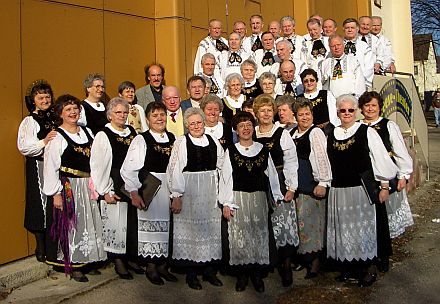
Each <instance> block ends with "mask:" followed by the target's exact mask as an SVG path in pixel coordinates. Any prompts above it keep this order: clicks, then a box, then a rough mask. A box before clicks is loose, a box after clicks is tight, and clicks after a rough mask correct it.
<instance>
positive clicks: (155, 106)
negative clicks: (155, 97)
mask: <svg viewBox="0 0 440 304" xmlns="http://www.w3.org/2000/svg"><path fill="white" fill-rule="evenodd" d="M157 110H162V111H164V112H165V113H166V112H167V108H166V107H165V105H164V104H163V102H158V101H153V102H150V103H149V104H148V105H147V108H146V109H145V116H146V117H147V118H148V116H149V115H150V114H151V113H153V112H154V111H157Z"/></svg>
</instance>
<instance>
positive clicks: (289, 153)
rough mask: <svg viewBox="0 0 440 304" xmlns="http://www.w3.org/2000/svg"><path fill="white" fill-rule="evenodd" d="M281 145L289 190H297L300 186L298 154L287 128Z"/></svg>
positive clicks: (282, 136) (284, 171)
mask: <svg viewBox="0 0 440 304" xmlns="http://www.w3.org/2000/svg"><path fill="white" fill-rule="evenodd" d="M280 145H281V149H282V150H283V173H284V177H285V178H286V187H287V190H292V191H296V188H298V156H297V154H296V146H295V143H294V142H293V140H292V137H290V134H289V132H287V131H286V130H284V131H283V134H282V135H281V139H280Z"/></svg>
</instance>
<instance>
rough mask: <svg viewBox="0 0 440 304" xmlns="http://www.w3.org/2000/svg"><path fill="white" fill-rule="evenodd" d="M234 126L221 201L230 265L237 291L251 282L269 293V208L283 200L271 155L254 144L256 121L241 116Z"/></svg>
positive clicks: (246, 116)
mask: <svg viewBox="0 0 440 304" xmlns="http://www.w3.org/2000/svg"><path fill="white" fill-rule="evenodd" d="M232 126H233V129H234V130H235V131H236V132H237V135H238V138H239V141H238V142H237V143H236V144H234V145H231V146H229V148H228V149H227V150H226V152H225V161H224V163H223V168H222V170H221V175H220V183H219V202H220V204H221V205H222V206H223V217H224V218H225V219H226V220H227V221H228V241H229V265H231V266H232V267H233V268H234V270H235V273H236V276H237V282H236V284H235V290H236V291H244V290H245V289H246V286H247V284H248V281H249V277H250V279H251V282H252V284H253V285H254V288H255V290H256V291H257V292H264V290H265V287H264V281H263V276H264V272H265V271H266V270H267V267H268V266H269V264H270V260H269V243H270V241H269V239H270V234H271V233H270V231H269V229H270V228H269V227H270V226H269V222H268V221H269V204H270V205H272V204H273V203H274V201H280V200H282V199H283V195H282V194H281V191H280V185H279V181H278V176H277V171H276V169H275V165H274V163H273V161H272V158H271V156H270V153H269V150H268V149H267V148H266V147H265V146H264V145H263V144H260V143H258V142H254V141H253V139H252V137H253V133H254V128H255V118H254V117H253V116H252V114H251V113H248V112H240V113H238V114H237V115H235V116H234V118H233V120H232ZM268 181H269V183H270V189H269V184H268ZM269 191H271V194H272V197H271V198H268V196H267V193H268V192H269Z"/></svg>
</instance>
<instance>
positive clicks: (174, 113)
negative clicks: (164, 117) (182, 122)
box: [170, 112, 176, 122]
mask: <svg viewBox="0 0 440 304" xmlns="http://www.w3.org/2000/svg"><path fill="white" fill-rule="evenodd" d="M170 116H171V121H172V122H176V112H173V113H171V114H170Z"/></svg>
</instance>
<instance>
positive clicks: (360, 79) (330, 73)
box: [319, 35, 366, 98]
mask: <svg viewBox="0 0 440 304" xmlns="http://www.w3.org/2000/svg"><path fill="white" fill-rule="evenodd" d="M329 47H330V52H331V57H329V58H326V59H324V60H323V61H321V63H320V65H319V72H320V77H319V79H321V83H322V88H323V89H324V90H330V91H331V92H332V93H333V95H334V96H335V97H336V98H337V97H338V96H340V95H342V94H350V95H354V96H356V98H359V96H361V95H362V93H364V92H365V90H366V86H365V78H364V75H363V74H362V69H361V66H360V64H359V62H358V61H357V59H356V57H354V56H347V55H345V53H344V42H343V39H342V37H341V36H338V35H334V36H331V37H330V38H329Z"/></svg>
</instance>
